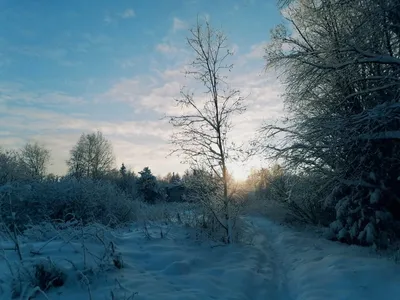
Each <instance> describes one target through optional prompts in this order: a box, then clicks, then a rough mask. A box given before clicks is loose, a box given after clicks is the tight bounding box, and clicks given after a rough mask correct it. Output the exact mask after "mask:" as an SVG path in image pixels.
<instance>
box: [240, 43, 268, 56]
mask: <svg viewBox="0 0 400 300" xmlns="http://www.w3.org/2000/svg"><path fill="white" fill-rule="evenodd" d="M266 46H267V42H261V43H258V44H255V45H252V46H251V48H250V52H249V53H247V54H246V56H245V57H246V58H248V59H263V56H264V54H265V47H266Z"/></svg>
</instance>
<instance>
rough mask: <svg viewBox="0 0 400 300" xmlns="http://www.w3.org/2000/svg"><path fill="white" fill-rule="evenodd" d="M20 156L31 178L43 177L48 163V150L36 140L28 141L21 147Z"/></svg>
mask: <svg viewBox="0 0 400 300" xmlns="http://www.w3.org/2000/svg"><path fill="white" fill-rule="evenodd" d="M20 158H21V161H22V163H23V165H24V166H25V167H26V169H27V170H28V172H29V176H30V177H31V178H34V179H42V178H44V176H45V175H46V169H47V167H48V165H49V163H50V150H48V149H46V148H45V147H44V146H43V145H40V144H39V143H38V142H29V143H27V144H25V146H24V147H23V148H22V149H21V151H20Z"/></svg>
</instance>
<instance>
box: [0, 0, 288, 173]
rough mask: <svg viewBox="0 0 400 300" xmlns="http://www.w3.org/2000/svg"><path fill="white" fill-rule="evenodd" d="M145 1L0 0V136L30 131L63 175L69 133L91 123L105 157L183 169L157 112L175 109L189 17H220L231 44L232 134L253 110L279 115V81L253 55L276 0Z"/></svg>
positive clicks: (23, 138) (10, 144) (240, 168)
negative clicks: (103, 142) (235, 109)
mask: <svg viewBox="0 0 400 300" xmlns="http://www.w3.org/2000/svg"><path fill="white" fill-rule="evenodd" d="M154 5H155V4H154V3H153V2H151V1H148V2H146V4H142V5H132V3H131V2H130V1H126V0H123V1H118V2H117V3H114V4H109V3H107V2H106V1H98V2H97V4H96V6H90V5H89V4H88V2H86V3H85V2H80V1H77V0H74V1H72V2H68V4H67V3H66V2H65V3H58V4H57V5H55V4H54V3H48V4H47V5H46V6H44V5H40V3H39V2H37V1H32V2H24V3H22V2H20V3H14V2H12V1H5V2H3V3H2V4H0V7H1V8H2V9H1V12H0V19H1V20H2V22H3V23H4V24H5V23H8V24H10V26H9V28H8V29H6V27H5V26H4V27H3V28H2V29H0V43H1V45H2V51H1V52H0V56H1V57H2V59H1V60H0V117H1V118H0V125H1V128H2V129H1V130H0V140H1V142H0V146H2V147H4V148H7V149H10V148H12V149H16V148H19V147H21V146H22V145H23V144H25V143H26V142H29V141H37V142H39V143H41V144H43V145H45V146H46V147H47V148H48V149H49V150H51V156H52V159H51V166H50V167H49V169H48V172H49V173H53V174H56V175H63V174H65V172H66V170H67V166H66V164H65V161H66V160H67V159H68V156H69V150H70V149H71V148H72V147H73V145H75V144H76V142H77V141H78V139H79V137H80V135H81V134H82V133H91V132H94V131H97V130H99V131H101V132H102V133H103V134H104V136H105V137H106V138H107V139H108V140H109V141H110V142H111V143H112V145H113V150H114V154H115V157H116V168H118V167H119V166H121V164H122V163H124V164H125V166H126V167H127V168H128V169H132V170H134V171H135V172H138V171H140V170H142V169H143V168H144V167H146V166H147V167H149V168H150V169H151V170H152V171H153V173H154V174H155V175H161V176H164V175H166V174H167V173H168V172H171V173H172V172H175V173H180V174H182V173H183V171H184V170H185V169H187V167H188V166H187V165H185V164H180V159H179V157H177V156H171V157H168V158H166V156H167V154H168V153H169V150H170V149H171V148H170V145H169V135H170V133H171V129H172V128H171V126H170V125H169V124H166V122H165V120H161V117H162V116H163V115H164V114H167V113H171V112H174V106H173V99H174V97H177V96H179V91H180V88H181V87H182V86H183V85H185V83H187V80H186V79H185V77H184V75H183V74H182V71H183V69H184V67H185V65H186V63H187V61H188V59H190V57H191V56H192V53H190V52H188V48H187V47H186V45H185V37H186V36H187V35H188V33H189V31H188V30H189V29H190V28H191V27H192V26H193V25H195V22H196V18H197V17H198V16H202V17H206V18H208V19H209V20H210V22H211V25H212V26H213V27H215V28H221V29H222V30H223V32H224V33H225V34H226V35H227V37H228V42H229V44H230V45H231V48H232V49H233V50H234V52H235V55H234V56H233V63H234V69H233V71H232V72H231V74H230V77H229V79H228V82H229V83H230V84H231V85H232V87H234V88H238V89H239V90H240V91H241V94H242V95H243V96H247V99H246V101H247V111H246V112H245V113H244V114H243V115H242V116H239V117H237V118H236V119H234V125H235V128H234V129H233V132H232V136H233V137H234V138H233V141H235V142H243V143H246V142H248V140H249V139H250V138H252V137H253V136H254V134H255V133H256V130H257V129H258V128H259V127H260V126H261V125H262V122H263V121H264V120H268V119H269V120H272V119H276V118H277V117H278V116H280V115H282V113H283V104H282V100H281V99H280V96H279V95H280V93H282V89H281V85H280V84H279V82H278V81H277V79H276V76H275V75H274V74H272V73H266V72H264V67H265V61H264V59H263V46H264V45H265V44H266V43H267V42H268V40H269V30H270V29H271V28H273V27H274V26H275V25H277V24H279V23H280V22H281V21H282V18H281V15H280V12H279V10H278V7H277V6H276V3H275V1H268V2H267V3H264V2H263V1H257V0H241V1H235V2H232V3H229V4H227V3H226V2H225V1H222V0H220V1H216V2H212V4H211V1H208V0H207V1H203V2H200V1H170V2H168V4H167V3H165V2H163V3H160V2H157V7H158V9H157V11H155V10H151V8H152V7H153V6H154ZM209 7H212V8H213V9H212V10H211V9H209ZM10 28H12V29H10ZM175 111H176V110H175ZM266 163H267V162H266V160H265V159H262V158H260V157H257V158H253V159H251V160H249V161H246V162H245V163H234V164H230V166H229V167H230V172H231V173H232V174H233V176H234V177H235V178H236V179H238V180H241V179H245V178H246V176H247V175H248V173H249V171H250V170H251V169H252V168H260V167H262V166H264V165H265V164H266Z"/></svg>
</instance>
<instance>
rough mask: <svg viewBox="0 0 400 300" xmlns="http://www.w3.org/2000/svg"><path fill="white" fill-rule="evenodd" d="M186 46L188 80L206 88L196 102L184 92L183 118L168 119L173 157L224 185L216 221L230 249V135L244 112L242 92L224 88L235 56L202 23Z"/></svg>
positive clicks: (223, 38) (219, 36)
mask: <svg viewBox="0 0 400 300" xmlns="http://www.w3.org/2000/svg"><path fill="white" fill-rule="evenodd" d="M187 43H188V45H189V47H190V49H191V51H193V53H194V55H195V58H194V60H193V62H192V63H191V64H190V65H189V69H188V70H187V72H186V74H187V75H189V76H191V77H192V78H194V79H195V80H197V82H199V83H201V84H202V85H203V87H204V88H205V95H206V97H205V99H204V97H198V96H197V97H195V95H194V93H193V92H191V91H190V90H188V89H186V88H183V89H182V90H181V97H180V98H179V99H176V104H177V105H178V106H180V107H181V108H183V112H182V114H181V115H178V116H168V118H169V120H170V123H171V124H172V125H173V126H174V127H175V129H177V131H176V133H175V134H174V135H173V136H172V143H173V145H175V147H176V150H175V151H174V153H175V152H177V153H179V154H182V155H183V156H184V157H185V158H186V160H187V161H188V162H190V163H193V164H199V165H204V166H207V169H209V170H210V171H211V172H212V173H213V176H215V178H218V180H219V181H220V182H221V185H222V189H223V194H222V202H223V207H224V209H223V211H224V212H223V214H224V216H223V217H222V218H221V219H218V221H219V223H220V224H221V226H223V227H224V229H225V230H226V235H227V242H228V243H230V242H231V241H232V240H231V239H232V232H231V231H232V227H231V226H232V224H231V223H232V222H231V220H230V214H229V209H230V208H229V192H228V171H227V163H228V160H229V159H230V158H231V154H232V153H233V150H234V149H233V147H231V145H230V144H229V143H228V133H229V131H230V130H231V129H232V117H233V116H234V115H235V114H241V113H243V112H244V111H245V106H244V103H243V98H242V97H241V96H240V94H239V91H238V90H234V89H232V88H231V87H230V86H229V85H228V83H227V82H226V79H227V77H226V75H225V74H224V73H225V72H227V71H230V70H231V69H232V67H233V65H232V64H229V63H228V62H227V60H228V58H229V57H230V56H231V55H232V54H233V53H232V52H231V51H230V50H229V48H228V45H227V38H226V36H225V35H224V34H223V33H222V32H221V31H219V30H215V29H213V28H212V27H211V26H210V24H209V23H208V22H205V24H202V23H201V22H199V21H198V22H197V25H196V26H195V27H194V28H193V29H191V30H190V36H189V37H188V38H187ZM215 217H216V218H219V216H217V215H215Z"/></svg>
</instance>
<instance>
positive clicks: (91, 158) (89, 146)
mask: <svg viewBox="0 0 400 300" xmlns="http://www.w3.org/2000/svg"><path fill="white" fill-rule="evenodd" d="M70 154H71V157H70V158H69V160H68V161H67V165H68V167H69V173H70V174H72V175H74V176H76V177H90V178H99V177H101V176H102V175H104V174H105V173H106V172H109V171H110V170H111V169H112V168H113V166H114V161H115V158H114V154H113V149H112V145H111V143H110V142H109V141H108V140H107V139H106V138H105V137H104V136H103V134H102V133H101V132H100V131H98V132H96V133H91V134H82V135H81V137H80V138H79V140H78V142H77V144H76V145H75V146H74V147H73V148H72V149H71V151H70Z"/></svg>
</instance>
